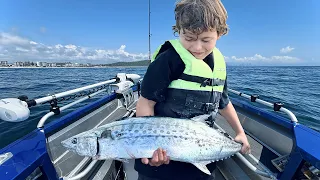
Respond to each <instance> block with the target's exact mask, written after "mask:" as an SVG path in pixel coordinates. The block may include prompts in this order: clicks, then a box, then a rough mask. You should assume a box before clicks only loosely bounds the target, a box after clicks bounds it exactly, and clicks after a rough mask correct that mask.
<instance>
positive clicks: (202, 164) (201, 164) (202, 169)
mask: <svg viewBox="0 0 320 180" xmlns="http://www.w3.org/2000/svg"><path fill="white" fill-rule="evenodd" d="M192 164H193V165H194V166H196V167H197V168H198V169H200V170H201V171H202V172H204V173H206V174H208V175H211V173H210V171H209V169H208V168H207V166H206V165H207V164H208V163H207V162H205V163H192Z"/></svg>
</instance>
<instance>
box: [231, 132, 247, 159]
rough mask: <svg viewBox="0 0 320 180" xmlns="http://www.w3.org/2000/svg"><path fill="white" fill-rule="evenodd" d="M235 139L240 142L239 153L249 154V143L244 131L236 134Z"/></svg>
mask: <svg viewBox="0 0 320 180" xmlns="http://www.w3.org/2000/svg"><path fill="white" fill-rule="evenodd" d="M234 140H235V141H237V142H239V143H242V148H241V153H242V154H249V153H251V148H250V144H249V142H248V139H247V136H246V134H245V133H240V134H238V135H237V136H236V137H235V138H234Z"/></svg>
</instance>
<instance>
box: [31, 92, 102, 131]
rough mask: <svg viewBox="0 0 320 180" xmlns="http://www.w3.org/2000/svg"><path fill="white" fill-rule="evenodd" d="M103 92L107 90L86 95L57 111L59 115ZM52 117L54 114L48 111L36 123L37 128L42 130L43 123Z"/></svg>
mask: <svg viewBox="0 0 320 180" xmlns="http://www.w3.org/2000/svg"><path fill="white" fill-rule="evenodd" d="M105 91H107V89H102V90H99V91H97V92H95V93H92V94H89V95H87V96H86V97H83V98H81V99H78V100H76V101H74V102H72V103H69V104H67V105H65V106H63V107H61V108H59V109H60V110H59V113H60V112H62V111H64V110H66V109H68V108H70V107H72V106H74V105H76V104H78V103H81V102H83V101H85V100H87V99H90V98H91V97H93V96H96V95H98V94H100V93H103V92H105ZM54 115H55V112H53V111H50V112H48V113H47V114H45V115H44V116H43V117H42V118H41V119H40V121H39V122H38V125H37V128H43V126H44V124H45V122H46V121H47V120H48V119H49V118H50V117H51V116H54Z"/></svg>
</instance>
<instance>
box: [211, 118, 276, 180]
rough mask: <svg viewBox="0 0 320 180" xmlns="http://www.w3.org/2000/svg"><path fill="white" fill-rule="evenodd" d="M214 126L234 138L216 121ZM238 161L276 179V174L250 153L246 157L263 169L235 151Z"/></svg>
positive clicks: (258, 172)
mask: <svg viewBox="0 0 320 180" xmlns="http://www.w3.org/2000/svg"><path fill="white" fill-rule="evenodd" d="M214 126H215V127H217V128H218V129H219V130H220V132H221V133H223V134H225V135H228V137H229V138H230V139H232V140H234V138H233V137H232V136H230V135H229V134H228V133H226V131H225V130H223V129H222V128H221V127H220V126H219V125H218V124H217V123H214ZM235 155H236V156H237V157H238V158H239V159H240V161H242V162H243V163H244V164H245V165H246V166H247V167H248V168H249V169H250V170H251V171H253V172H255V173H257V174H259V175H261V176H264V177H268V178H271V179H277V177H276V175H275V174H274V173H272V172H271V171H270V170H269V169H268V168H267V167H266V166H264V165H263V164H262V163H261V162H260V161H259V160H258V159H256V158H255V157H254V156H253V155H252V154H248V157H249V158H250V159H251V160H253V162H255V163H257V165H258V166H259V167H261V168H262V169H263V170H260V169H258V168H257V167H255V166H254V165H253V164H252V163H251V162H249V161H248V160H247V158H245V157H244V156H243V155H242V154H241V153H239V152H238V153H236V154H235Z"/></svg>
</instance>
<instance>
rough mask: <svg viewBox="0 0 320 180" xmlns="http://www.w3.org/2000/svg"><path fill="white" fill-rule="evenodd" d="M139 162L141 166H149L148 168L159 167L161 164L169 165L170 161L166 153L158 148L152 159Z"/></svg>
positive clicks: (143, 159)
mask: <svg viewBox="0 0 320 180" xmlns="http://www.w3.org/2000/svg"><path fill="white" fill-rule="evenodd" d="M141 162H142V163H143V164H149V165H150V166H160V165H162V164H169V162H170V159H169V157H168V156H167V153H166V151H165V150H163V149H161V148H159V149H157V150H155V151H154V153H153V156H152V159H150V160H149V159H148V158H142V159H141Z"/></svg>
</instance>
